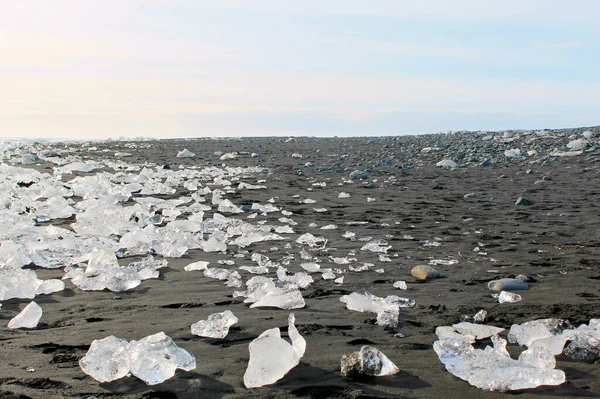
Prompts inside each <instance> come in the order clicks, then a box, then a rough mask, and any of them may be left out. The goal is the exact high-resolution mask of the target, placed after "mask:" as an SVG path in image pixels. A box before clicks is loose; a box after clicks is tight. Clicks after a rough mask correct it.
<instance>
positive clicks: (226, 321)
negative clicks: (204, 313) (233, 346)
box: [192, 310, 238, 338]
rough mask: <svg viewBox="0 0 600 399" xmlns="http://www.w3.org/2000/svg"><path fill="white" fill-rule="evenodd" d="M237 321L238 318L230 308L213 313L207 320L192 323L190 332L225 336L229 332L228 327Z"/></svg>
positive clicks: (208, 335) (201, 334) (201, 335)
mask: <svg viewBox="0 0 600 399" xmlns="http://www.w3.org/2000/svg"><path fill="white" fill-rule="evenodd" d="M237 322H238V318H237V317H235V315H234V314H233V313H232V312H231V311H230V310H226V311H224V312H221V313H213V314H211V315H210V316H208V319H207V320H200V321H199V322H197V323H194V324H192V334H194V335H198V336H200V337H208V338H225V337H226V336H227V334H228V333H229V327H231V326H232V325H234V324H236V323H237Z"/></svg>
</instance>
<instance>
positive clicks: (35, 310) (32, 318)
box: [8, 301, 42, 329]
mask: <svg viewBox="0 0 600 399" xmlns="http://www.w3.org/2000/svg"><path fill="white" fill-rule="evenodd" d="M41 317H42V308H41V307H40V305H38V304H37V303H35V302H34V301H31V303H30V304H29V305H27V306H25V309H23V310H22V311H21V313H19V314H18V315H16V316H15V317H13V318H12V319H11V321H9V322H8V328H10V329H14V328H35V327H37V325H38V323H39V321H40V319H41Z"/></svg>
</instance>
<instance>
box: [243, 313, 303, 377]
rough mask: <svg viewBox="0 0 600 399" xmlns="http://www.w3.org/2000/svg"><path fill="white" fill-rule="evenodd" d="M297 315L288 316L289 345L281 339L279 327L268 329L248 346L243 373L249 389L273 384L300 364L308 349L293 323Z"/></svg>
mask: <svg viewBox="0 0 600 399" xmlns="http://www.w3.org/2000/svg"><path fill="white" fill-rule="evenodd" d="M294 322H295V318H294V314H293V313H291V314H290V316H289V318H288V335H289V337H290V340H291V341H292V343H291V344H289V343H288V342H287V341H285V340H283V339H282V338H281V332H280V330H279V328H272V329H270V330H266V331H265V332H263V333H262V334H261V335H259V336H258V338H256V339H255V340H254V341H252V342H251V343H250V345H249V351H250V361H249V362H248V368H247V369H246V373H245V374H244V385H245V386H246V388H258V387H262V386H264V385H269V384H273V383H275V382H276V381H278V380H280V379H281V378H283V376H285V375H286V374H287V373H288V372H289V371H290V370H291V369H293V368H294V367H296V366H297V365H298V363H300V359H301V358H302V356H304V352H305V350H306V341H305V340H304V338H303V337H302V336H301V335H300V334H299V333H298V330H297V329H296V326H295V325H294Z"/></svg>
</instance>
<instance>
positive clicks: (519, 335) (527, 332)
mask: <svg viewBox="0 0 600 399" xmlns="http://www.w3.org/2000/svg"><path fill="white" fill-rule="evenodd" d="M564 328H565V325H564V321H563V320H561V319H539V320H532V321H528V322H525V323H522V324H513V325H512V326H511V328H510V331H509V332H508V341H509V342H511V343H515V342H516V343H518V344H519V345H525V346H530V345H531V343H532V342H533V341H535V340H537V339H542V338H550V337H552V336H553V335H557V334H560V333H561V332H562V331H563V330H564Z"/></svg>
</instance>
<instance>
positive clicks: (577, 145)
mask: <svg viewBox="0 0 600 399" xmlns="http://www.w3.org/2000/svg"><path fill="white" fill-rule="evenodd" d="M587 145H588V142H587V141H586V140H584V139H577V140H573V141H569V143H568V144H567V148H568V149H570V150H571V151H581V150H585V147H587Z"/></svg>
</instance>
